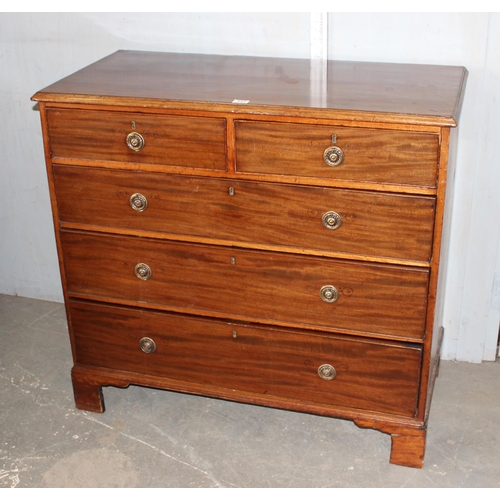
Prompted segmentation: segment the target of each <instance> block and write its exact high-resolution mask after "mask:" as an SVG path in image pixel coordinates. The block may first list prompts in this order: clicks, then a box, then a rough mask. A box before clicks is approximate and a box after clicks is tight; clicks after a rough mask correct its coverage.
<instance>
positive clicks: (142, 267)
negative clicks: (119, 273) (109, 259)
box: [134, 262, 153, 280]
mask: <svg viewBox="0 0 500 500" xmlns="http://www.w3.org/2000/svg"><path fill="white" fill-rule="evenodd" d="M134 271H135V275H136V276H137V277H138V278H139V279H141V280H148V279H149V278H151V276H152V275H153V271H152V270H151V268H150V267H149V266H148V265H147V264H144V262H140V263H139V264H137V265H136V266H135V269H134Z"/></svg>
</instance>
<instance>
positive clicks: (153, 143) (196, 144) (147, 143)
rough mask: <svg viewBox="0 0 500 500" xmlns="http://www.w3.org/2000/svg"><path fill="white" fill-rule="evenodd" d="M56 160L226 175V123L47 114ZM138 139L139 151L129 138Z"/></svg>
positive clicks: (65, 112)
mask: <svg viewBox="0 0 500 500" xmlns="http://www.w3.org/2000/svg"><path fill="white" fill-rule="evenodd" d="M47 120H48V126H49V132H50V151H51V155H52V157H53V158H81V159H87V160H99V161H115V162H131V163H144V164H158V165H168V166H173V167H193V168H201V169H212V170H226V168H227V166H226V122H225V120H223V119H219V118H201V117H191V116H174V115H148V114H141V113H124V112H103V111H89V110H77V109H48V111H47ZM133 132H135V133H138V134H140V135H141V136H142V137H143V139H144V146H143V148H142V149H141V150H140V151H135V150H133V149H131V148H130V147H129V146H128V145H127V136H128V135H129V134H130V133H133Z"/></svg>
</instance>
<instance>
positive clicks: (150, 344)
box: [139, 337, 156, 354]
mask: <svg viewBox="0 0 500 500" xmlns="http://www.w3.org/2000/svg"><path fill="white" fill-rule="evenodd" d="M139 346H140V347H141V350H142V351H143V352H145V353H146V354H151V353H152V352H155V351H156V344H155V341H154V340H153V339H150V338H149V337H144V338H142V339H141V340H140V341H139Z"/></svg>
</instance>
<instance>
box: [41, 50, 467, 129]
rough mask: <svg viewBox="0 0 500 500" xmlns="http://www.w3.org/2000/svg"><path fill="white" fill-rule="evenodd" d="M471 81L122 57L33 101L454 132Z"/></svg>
mask: <svg viewBox="0 0 500 500" xmlns="http://www.w3.org/2000/svg"><path fill="white" fill-rule="evenodd" d="M466 76H467V71H466V70H465V68H462V67H456V66H432V65H414V64H389V63H366V62H348V61H328V63H327V64H325V65H322V64H321V62H318V61H310V60H304V59H279V58H263V57H241V56H220V55H202V54H175V53H159V52H138V51H118V52H116V53H114V54H112V55H110V56H108V57H105V58H104V59H102V60H100V61H98V62H96V63H94V64H92V65H90V66H87V67H86V68H84V69H82V70H80V71H78V72H76V73H74V74H73V75H70V76H68V77H67V78H64V79H62V80H60V81H59V82H57V83H55V84H53V85H51V86H49V87H47V88H45V89H44V90H42V91H40V92H38V93H37V94H36V95H35V96H34V99H35V100H39V101H51V102H61V103H91V104H105V105H110V104H122V105H126V104H128V105H140V106H145V107H176V108H178V109H189V108H190V107H191V108H193V107H194V108H195V109H205V110H208V109H210V110H214V109H217V110H221V111H235V112H248V113H273V110H275V108H277V107H278V108H281V109H282V112H283V113H285V114H286V113H291V114H300V113H306V115H308V116H322V117H327V118H339V119H345V118H349V117H351V118H352V116H353V115H352V113H355V116H356V117H357V118H356V119H367V120H370V119H371V120H373V119H375V118H374V116H375V115H376V119H377V120H379V121H385V122H402V123H417V124H424V125H437V126H455V125H456V122H457V120H458V114H459V110H460V104H461V96H462V95H463V87H464V85H465V80H466Z"/></svg>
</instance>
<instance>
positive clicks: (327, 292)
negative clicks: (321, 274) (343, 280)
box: [319, 285, 339, 303]
mask: <svg viewBox="0 0 500 500" xmlns="http://www.w3.org/2000/svg"><path fill="white" fill-rule="evenodd" d="M319 296H320V297H321V300H324V301H325V302H330V303H332V302H335V301H336V300H337V299H338V298H339V292H338V290H337V289H336V288H335V287H334V286H332V285H325V286H323V287H321V290H320V291H319Z"/></svg>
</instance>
